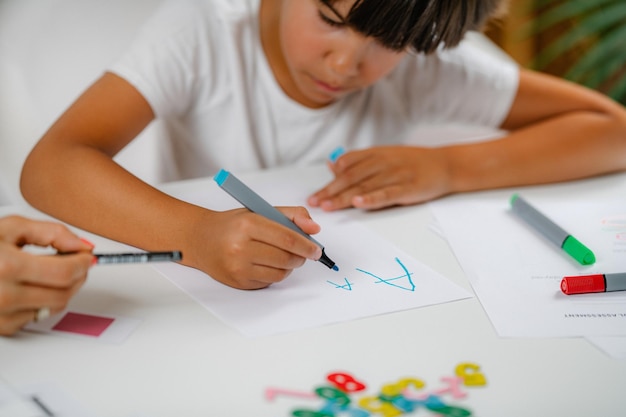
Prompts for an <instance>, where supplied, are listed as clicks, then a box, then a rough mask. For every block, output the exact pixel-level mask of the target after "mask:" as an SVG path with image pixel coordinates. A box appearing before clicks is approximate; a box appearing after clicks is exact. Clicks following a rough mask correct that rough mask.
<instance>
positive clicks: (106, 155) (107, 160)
mask: <svg viewBox="0 0 626 417" xmlns="http://www.w3.org/2000/svg"><path fill="white" fill-rule="evenodd" d="M499 6H500V2H498V1H495V0H482V1H481V0H464V1H458V0H454V1H452V0H450V1H444V0H386V1H379V0H335V1H333V0H232V1H226V0H203V1H202V0H201V1H172V2H170V3H168V4H166V5H165V7H164V8H163V9H162V10H161V12H160V13H158V14H157V15H156V16H155V18H154V19H153V22H152V23H151V24H150V25H148V26H147V28H146V29H145V30H144V31H143V32H142V34H141V35H140V37H139V39H138V40H137V42H136V43H135V45H134V46H133V47H132V48H131V50H130V51H129V53H128V54H127V55H125V56H124V57H123V58H122V59H121V60H120V61H119V62H118V63H117V64H116V65H114V66H113V67H112V68H111V71H109V72H107V73H105V74H104V75H103V76H102V78H101V79H100V80H98V81H97V82H96V83H95V84H94V85H92V86H91V87H90V88H89V89H88V90H87V91H86V92H85V93H84V94H83V95H82V96H81V97H80V98H79V99H78V101H77V102H76V103H74V104H73V105H72V106H71V107H70V108H69V109H68V110H67V112H66V113H65V114H64V115H62V116H61V118H60V119H59V120H58V121H57V122H56V123H55V124H54V125H53V126H52V127H51V129H50V130H49V131H48V132H47V133H46V134H45V135H44V137H43V138H42V139H41V141H40V142H39V144H38V145H37V146H36V147H35V148H34V150H33V152H32V153H31V155H30V156H29V158H28V159H27V161H26V163H25V166H24V170H23V175H22V184H21V186H22V192H23V194H24V196H25V198H26V199H27V200H28V201H29V202H30V203H32V204H33V205H34V206H36V207H38V208H39V209H41V210H44V211H47V212H49V213H50V214H52V215H55V216H57V217H59V218H60V219H62V220H64V221H67V222H70V223H73V224H75V225H77V226H78V227H81V228H84V229H87V230H90V231H93V232H95V233H99V234H102V235H104V236H107V237H109V238H112V239H116V240H119V241H122V242H125V243H128V244H131V245H133V246H137V247H141V248H143V249H146V250H151V249H158V248H162V247H176V248H180V249H181V250H183V252H184V253H185V261H184V263H185V264H187V265H189V266H193V267H195V268H198V269H201V270H203V271H205V272H206V273H208V274H209V275H211V276H212V277H213V278H215V279H216V280H218V281H220V282H222V283H224V284H226V285H230V286H233V287H236V288H243V289H253V288H263V287H266V286H268V285H270V284H272V283H274V282H278V281H280V280H282V279H284V278H285V277H286V276H288V275H289V273H290V272H291V271H292V270H293V269H294V268H297V267H298V266H300V265H302V263H303V262H304V261H305V260H306V259H318V258H319V256H320V255H321V252H320V250H319V248H318V247H317V246H316V245H315V244H313V243H312V242H310V241H308V240H307V239H305V238H303V237H302V236H299V235H298V234H297V233H294V232H291V231H289V230H287V229H285V228H283V227H281V226H279V225H277V224H275V223H273V222H271V221H269V220H267V219H264V218H262V217H260V216H257V215H255V214H253V213H250V212H249V211H248V210H246V209H239V210H230V211H226V212H217V211H212V210H210V209H204V208H200V207H196V206H193V205H190V204H187V203H185V202H182V201H179V200H176V199H173V198H171V197H169V196H167V195H164V194H163V193H160V192H159V191H157V190H155V189H154V188H152V187H150V186H148V185H147V184H145V183H143V182H141V181H140V180H138V179H137V178H135V177H133V176H132V175H130V174H129V173H128V172H127V171H125V170H124V169H123V168H122V167H120V166H119V165H117V164H115V163H114V162H113V160H112V157H113V156H114V155H115V154H116V153H117V152H118V151H119V150H120V149H122V148H123V147H124V146H126V145H127V144H128V143H129V142H130V141H132V140H133V138H134V137H135V136H136V135H137V134H138V133H139V132H140V131H141V130H142V129H143V128H144V127H145V126H146V125H148V124H149V123H150V122H151V121H152V120H154V119H155V118H159V119H160V120H163V121H164V122H166V124H167V126H168V129H169V131H170V132H171V133H172V136H173V138H174V141H173V142H172V150H173V157H174V159H175V160H177V161H179V163H180V164H179V167H178V168H179V170H180V173H181V175H182V177H184V178H191V177H196V176H207V175H213V174H214V173H215V172H216V171H217V170H218V169H220V168H222V167H224V168H226V169H228V170H232V171H235V172H241V171H244V170H254V169H262V168H267V167H274V166H280V165H286V164H308V163H313V162H319V161H322V160H324V158H325V157H326V156H327V155H328V153H329V152H330V151H331V150H333V149H335V148H336V147H337V146H339V145H341V146H344V147H345V148H346V149H356V150H355V151H351V152H348V153H346V154H345V155H343V156H342V157H340V158H339V159H338V160H337V162H336V164H334V166H333V167H332V169H333V172H334V174H335V179H334V180H333V181H332V182H331V183H329V184H327V185H326V186H325V187H324V188H322V189H321V190H320V191H318V192H317V193H315V194H314V195H312V196H311V197H310V199H309V204H311V205H313V206H320V207H322V208H323V209H325V210H337V209H342V208H346V207H359V208H364V209H374V208H381V207H387V206H392V205H398V204H416V203H420V202H424V201H428V200H431V199H434V198H437V197H440V196H443V195H446V194H449V193H455V192H465V191H472V190H480V189H486V188H495V187H506V186H518V185H523V184H538V183H546V182H555V181H565V180H571V179H575V178H582V177H585V176H591V175H599V174H604V173H608V172H615V171H620V170H624V169H625V168H626V157H625V155H626V112H625V111H624V109H623V108H622V107H620V106H619V105H617V104H616V103H613V102H612V101H610V100H609V99H607V98H605V97H603V96H601V95H600V94H596V93H594V92H592V91H589V90H586V89H584V88H582V87H579V86H575V85H572V84H569V83H566V82H564V81H561V80H557V79H554V78H552V77H548V76H546V75H541V74H536V73H531V72H530V71H525V70H520V69H518V68H516V67H515V66H514V65H511V64H507V63H503V62H500V61H498V60H496V59H494V58H492V57H489V56H488V55H487V54H484V53H481V52H480V51H479V50H478V49H476V48H474V47H472V45H470V44H468V43H465V42H462V41H461V40H462V38H463V35H464V34H465V33H466V32H467V31H468V30H473V29H477V28H480V27H481V26H482V24H483V23H484V22H485V21H486V20H487V19H488V18H489V17H490V16H491V15H492V14H493V13H495V12H496V11H497V9H498V7H499ZM432 122H437V123H464V124H474V125H483V126H491V127H498V128H502V129H505V130H507V131H508V132H509V133H508V134H507V135H506V136H504V137H502V138H500V139H498V140H492V141H488V142H480V143H472V144H452V145H447V146H441V147H437V148H433V147H420V146H417V145H416V144H412V145H411V146H408V145H407V144H408V142H407V141H406V135H407V133H408V132H409V131H410V129H411V128H412V127H414V126H416V125H420V124H423V123H432ZM52 172H54V173H55V174H54V175H42V173H52ZM282 210H283V212H284V213H285V214H286V215H287V216H288V217H290V218H291V219H292V220H293V221H294V222H295V223H296V224H298V225H299V226H300V227H301V228H302V229H303V230H304V231H305V232H307V233H309V234H312V233H316V232H317V231H318V230H319V226H318V225H317V224H315V223H314V222H313V221H312V220H311V218H310V217H309V215H308V212H307V211H306V210H305V209H304V208H302V207H288V208H282Z"/></svg>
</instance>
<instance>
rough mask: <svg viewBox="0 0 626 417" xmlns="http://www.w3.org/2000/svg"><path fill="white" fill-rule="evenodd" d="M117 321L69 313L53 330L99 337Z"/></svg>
mask: <svg viewBox="0 0 626 417" xmlns="http://www.w3.org/2000/svg"><path fill="white" fill-rule="evenodd" d="M114 321H115V319H111V318H108V317H100V316H92V315H89V314H80V313H67V314H66V315H65V316H63V318H62V319H61V320H60V321H59V322H58V323H57V324H55V325H54V327H53V328H52V330H58V331H61V332H69V333H78V334H84V335H87V336H95V337H98V336H100V335H101V334H102V332H104V331H105V330H106V329H107V327H109V326H110V325H111V323H113V322H114Z"/></svg>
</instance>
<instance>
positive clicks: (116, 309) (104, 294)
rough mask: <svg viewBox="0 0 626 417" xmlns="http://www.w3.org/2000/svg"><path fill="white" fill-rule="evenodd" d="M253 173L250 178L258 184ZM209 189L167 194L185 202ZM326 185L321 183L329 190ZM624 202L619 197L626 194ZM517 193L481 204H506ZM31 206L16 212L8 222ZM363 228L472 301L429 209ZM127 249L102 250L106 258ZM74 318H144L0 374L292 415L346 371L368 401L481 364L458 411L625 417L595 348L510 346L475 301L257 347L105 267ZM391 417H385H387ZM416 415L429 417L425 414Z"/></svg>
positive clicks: (141, 411) (161, 281)
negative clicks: (126, 330)
mask: <svg viewBox="0 0 626 417" xmlns="http://www.w3.org/2000/svg"><path fill="white" fill-rule="evenodd" d="M323 170H324V168H323V167H321V166H320V167H312V168H302V169H287V170H275V171H266V172H262V173H255V174H254V175H261V176H263V177H265V178H267V180H268V181H271V180H272V178H273V176H274V175H285V174H289V175H298V176H300V177H301V178H302V181H303V184H317V183H318V182H319V181H317V178H319V174H320V173H321V172H323ZM251 175H253V174H252V173H249V174H239V175H238V176H239V177H240V178H241V179H242V180H244V181H245V180H246V178H249V176H251ZM209 181H211V180H210V179H201V180H192V181H186V182H180V183H175V184H168V185H165V186H164V187H163V189H164V190H166V191H167V192H170V193H172V194H174V195H177V194H184V193H186V192H188V191H189V190H193V189H197V188H198V187H203V186H206V184H207V183H208V182H209ZM318 185H321V183H320V184H318ZM523 192H524V195H526V196H528V197H533V196H541V195H551V196H558V195H570V196H571V195H572V193H575V194H577V195H580V196H581V198H582V196H584V198H600V197H602V196H613V197H615V196H616V195H622V196H624V195H626V175H624V174H618V175H611V176H606V177H601V178H595V179H590V180H584V181H577V182H572V183H566V184H557V185H548V186H538V187H526V188H524V189H523ZM616 193H621V194H616ZM510 194H511V190H510V189H509V190H495V191H488V192H483V193H476V194H475V195H476V197H477V198H481V196H483V195H485V196H487V195H488V196H493V195H501V196H502V198H503V199H506V198H508V196H509V195H510ZM15 211H19V212H21V213H23V214H26V215H31V216H37V213H36V212H35V211H34V210H32V209H28V208H19V209H17V208H14V207H13V208H5V209H4V210H0V215H4V214H7V213H10V212H15ZM353 214H354V216H356V217H358V218H359V219H360V220H362V221H363V222H365V224H366V225H367V226H369V227H371V228H372V229H374V230H375V231H377V232H379V233H380V234H382V235H383V236H385V237H386V238H388V239H389V240H390V241H392V242H393V243H395V244H396V245H398V246H399V247H400V248H402V249H403V250H405V251H406V252H407V253H409V254H410V255H412V256H414V257H415V258H417V259H418V260H420V261H422V262H423V263H425V264H427V265H429V266H430V267H432V268H433V269H434V270H436V271H438V272H439V273H441V274H443V275H444V276H445V277H447V278H449V279H450V280H452V281H454V282H456V283H458V284H459V285H461V286H463V287H464V288H467V289H468V290H470V291H471V287H470V285H469V283H468V281H467V280H466V278H465V276H464V274H463V271H462V270H461V268H460V266H459V264H458V263H457V261H456V259H455V257H454V255H453V253H452V252H451V251H450V249H449V247H448V245H447V243H446V242H445V241H444V240H443V239H442V238H441V237H439V236H437V235H436V234H435V233H433V232H432V231H431V230H430V229H429V227H430V224H431V221H432V217H431V214H430V212H429V209H428V207H427V206H426V205H418V206H412V207H403V208H393V209H389V210H384V211H380V212H372V213H365V212H359V211H353ZM115 247H116V244H115V243H113V242H108V241H105V240H103V239H98V240H97V248H98V249H100V250H106V249H113V248H115ZM71 308H72V309H76V310H86V311H90V312H92V313H95V314H102V315H106V314H107V313H109V314H116V315H118V316H126V317H132V318H138V319H141V320H142V321H141V324H140V325H139V327H138V328H136V329H135V331H134V332H133V333H132V334H131V335H130V337H129V338H128V339H127V340H126V341H125V342H124V343H122V344H120V345H110V344H102V343H98V342H96V341H93V342H92V341H83V340H75V339H71V338H65V337H59V336H54V335H49V334H42V335H39V334H34V333H26V332H23V333H21V334H19V335H18V336H17V337H14V338H1V339H0V376H2V377H4V378H5V379H6V380H8V381H9V382H11V383H12V384H13V385H15V386H18V387H19V386H22V385H24V384H28V383H32V382H41V381H44V382H45V381H47V382H50V383H53V384H56V385H58V386H60V387H61V388H62V389H63V390H65V391H67V392H69V393H71V395H73V396H74V397H75V398H77V399H78V400H79V401H80V402H81V403H83V404H84V405H85V406H86V407H87V408H88V409H90V410H93V411H94V415H99V416H107V417H128V416H131V415H133V416H134V415H141V416H146V417H159V416H162V417H166V416H167V417H171V416H175V415H176V416H186V417H193V416H198V417H200V416H245V415H249V416H268V417H269V416H290V412H291V410H293V409H295V408H315V407H314V406H313V405H312V404H315V403H312V402H311V400H308V399H303V398H288V397H277V398H276V399H275V400H274V401H271V402H270V401H268V400H266V399H265V396H264V391H265V389H266V388H268V387H282V388H287V389H293V390H297V391H308V392H312V391H313V388H314V387H316V386H320V385H324V383H325V380H324V379H325V377H326V375H327V374H328V373H330V372H332V371H337V370H343V371H346V372H348V373H350V374H352V375H354V376H355V377H356V378H358V379H360V380H362V381H364V382H365V383H366V384H367V386H368V390H367V392H368V393H369V394H372V395H375V394H377V393H378V392H379V390H380V388H381V387H382V386H383V385H385V384H388V383H390V382H394V381H396V380H398V379H400V378H403V377H410V376H412V377H418V378H420V379H422V380H424V382H426V384H427V388H432V389H435V388H438V386H439V385H440V384H439V379H440V377H442V376H451V375H453V372H454V368H455V367H456V365H457V364H459V363H462V362H472V363H475V364H478V365H480V367H481V371H482V373H483V374H484V375H485V376H486V378H487V381H488V385H487V386H486V387H483V388H468V389H467V392H468V397H467V398H466V399H463V400H458V401H456V400H455V401H452V400H450V401H449V402H450V403H451V404H455V405H459V406H463V407H466V408H468V409H470V410H472V412H473V414H472V415H475V416H481V417H489V416H493V417H496V416H498V417H499V416H503V415H506V416H509V417H511V416H592V415H593V416H609V415H612V416H617V415H624V413H625V412H626V395H624V387H626V361H623V360H615V359H611V358H609V357H608V356H607V355H605V354H604V353H602V352H601V351H600V350H598V349H596V348H595V347H593V346H592V345H591V344H589V343H588V342H587V341H585V340H584V339H503V338H500V337H498V336H497V334H496V333H495V332H494V330H493V328H492V326H491V323H490V321H489V318H488V317H487V316H486V314H485V312H484V311H483V309H482V308H481V305H480V302H479V300H478V299H477V298H471V299H467V300H462V301H457V302H453V303H448V304H443V305H436V306H431V307H426V308H421V309H415V310H411V311H405V312H400V313H393V314H388V315H384V316H377V317H372V318H367V319H362V320H357V321H353V322H348V323H343V324H337V325H332V326H326V327H322V328H316V329H312V330H303V331H299V332H294V333H289V334H283V335H278V336H271V337H264V338H259V339H247V338H245V337H243V336H241V335H240V334H239V333H238V332H237V331H235V330H233V329H231V328H229V327H227V326H226V325H224V324H223V323H221V322H220V321H219V320H218V319H216V318H215V317H213V316H212V315H211V314H210V313H209V312H208V311H207V310H206V309H205V308H204V307H202V306H200V305H199V304H197V303H196V302H194V301H193V300H191V299H190V298H189V297H188V296H186V295H185V294H184V293H183V292H181V291H180V290H179V289H178V288H177V287H175V286H174V285H173V284H172V283H171V282H170V281H169V280H168V279H167V278H165V277H164V276H162V275H161V274H159V273H157V272H156V271H155V270H154V269H153V268H152V267H150V266H147V265H132V266H111V267H106V268H105V267H102V268H94V269H92V271H91V273H90V278H89V280H88V282H87V283H86V285H85V286H84V287H83V289H82V290H81V292H80V293H79V294H78V295H77V296H76V297H75V299H74V300H73V301H72V304H71ZM378 415H379V414H378ZM415 415H431V414H428V413H425V412H420V413H416V414H415Z"/></svg>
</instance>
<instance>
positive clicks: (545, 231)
mask: <svg viewBox="0 0 626 417" xmlns="http://www.w3.org/2000/svg"><path fill="white" fill-rule="evenodd" d="M511 209H512V211H513V213H514V214H515V215H517V216H518V217H519V218H521V219H522V220H524V221H525V222H526V223H527V224H529V225H530V226H532V227H533V228H534V229H535V230H537V231H538V232H539V233H541V234H542V235H543V236H544V237H545V238H546V239H548V240H549V241H550V242H552V243H554V244H555V245H557V246H558V247H560V248H561V249H563V250H564V251H565V252H566V253H567V254H569V255H570V256H571V257H572V258H574V259H576V260H577V261H578V262H579V263H580V264H582V265H591V264H593V263H594V262H595V261H596V256H595V255H594V254H593V252H592V251H591V249H589V248H588V247H586V246H585V245H583V244H582V243H581V242H580V241H579V240H578V239H576V238H575V237H574V236H572V235H570V234H569V233H567V232H566V231H565V230H563V229H562V228H561V227H560V226H558V225H557V224H555V223H554V222H553V221H552V220H550V219H549V218H547V217H546V216H544V215H543V214H541V213H540V212H539V211H538V210H537V209H535V208H534V207H533V206H531V205H530V204H528V202H526V200H524V199H523V198H522V197H520V196H519V195H517V194H514V195H513V196H512V197H511Z"/></svg>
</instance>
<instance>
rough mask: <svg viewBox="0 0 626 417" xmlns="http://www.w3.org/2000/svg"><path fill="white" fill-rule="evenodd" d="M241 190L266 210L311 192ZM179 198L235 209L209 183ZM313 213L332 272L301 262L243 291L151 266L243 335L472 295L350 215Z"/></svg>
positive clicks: (270, 187) (187, 271)
mask: <svg viewBox="0 0 626 417" xmlns="http://www.w3.org/2000/svg"><path fill="white" fill-rule="evenodd" d="M235 175H236V173H235ZM247 184H248V186H250V187H251V188H252V189H253V190H255V191H256V192H257V193H259V194H260V195H261V196H263V198H265V199H266V200H267V201H269V202H270V203H271V204H273V205H302V204H303V202H304V201H305V198H306V195H307V193H309V192H310V191H312V190H302V189H301V188H302V187H301V184H299V183H298V181H294V180H293V179H289V178H287V179H285V180H284V181H281V183H280V184H276V183H273V184H263V183H255V182H254V181H248V182H247ZM178 197H179V198H180V197H182V198H183V199H184V200H187V201H190V202H192V203H194V204H198V205H202V206H206V207H209V206H210V207H211V208H213V209H217V210H225V209H230V208H236V207H241V206H240V205H239V203H238V202H237V201H235V200H234V199H233V198H232V197H230V196H229V195H228V194H227V193H226V192H224V191H223V190H221V189H219V187H218V186H217V185H216V184H211V187H209V188H207V189H206V190H205V192H204V193H200V192H197V193H194V194H193V195H189V196H180V195H179V196H178ZM209 202H210V204H209ZM312 215H313V218H314V219H315V221H316V222H317V223H319V224H320V225H321V226H322V232H320V233H319V234H317V235H315V239H316V240H318V241H319V242H321V243H322V244H323V245H324V246H325V247H326V253H327V254H328V256H329V257H330V258H332V259H333V261H335V262H336V264H337V265H338V266H339V271H333V270H330V269H328V268H327V267H325V266H324V265H322V264H321V263H319V262H306V264H305V265H304V266H303V267H302V268H299V269H297V270H295V271H294V272H293V273H292V274H291V275H290V276H289V277H288V278H287V279H286V280H285V281H283V282H281V283H278V284H274V285H272V286H271V287H269V288H266V289H263V290H259V291H242V290H236V289H233V288H230V287H228V286H225V285H222V284H220V283H218V282H217V281H215V280H213V279H212V278H210V277H209V276H207V275H205V274H204V273H202V272H200V271H198V270H195V269H192V268H187V267H184V266H181V265H177V264H159V265H157V266H155V268H156V269H157V270H158V271H160V272H161V273H163V274H164V275H165V276H166V277H167V278H169V279H170V280H171V281H172V282H174V283H175V284H176V285H178V286H179V287H180V288H181V289H182V290H184V291H185V292H187V293H188V294H189V295H190V296H191V297H193V298H194V299H195V300H196V301H198V302H199V303H200V304H202V305H203V306H205V307H206V308H207V309H209V310H210V311H212V312H213V313H214V314H215V315H216V316H218V317H219V318H220V319H221V320H223V321H224V322H225V323H227V324H229V325H231V326H233V327H235V328H236V329H238V330H239V331H240V332H242V333H243V334H244V335H246V336H249V337H258V336H265V335H271V334H276V333H283V332H290V331H295V330H299V329H305V328H311V327H317V326H321V325H325V324H330V323H337V322H343V321H348V320H354V319H359V318H362V317H368V316H373V315H377V314H383V313H390V312H394V311H400V310H406V309H411V308H417V307H423V306H427V305H433V304H438V303H445V302H450V301H454V300H459V299H463V298H468V297H471V294H470V293H468V292H467V291H466V290H464V289H463V288H461V287H459V286H458V285H456V284H454V283H452V282H451V281H449V280H448V279H446V278H444V277H442V276H441V275H440V274H438V273H436V272H435V271H433V270H432V269H430V268H428V267H426V266H425V265H423V264H422V263H420V262H418V261H417V260H415V259H414V258H412V257H411V256H409V255H407V254H406V253H405V252H403V251H402V250H400V249H398V248H397V247H395V246H394V245H392V244H391V243H390V242H389V241H387V240H385V239H384V238H382V237H380V236H378V235H377V234H375V233H374V232H372V231H370V230H369V229H367V228H366V227H364V226H363V225H362V224H360V223H358V222H356V221H352V220H350V212H346V211H342V212H338V213H324V212H322V211H318V210H314V211H313V210H312ZM407 233H410V231H407Z"/></svg>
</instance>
